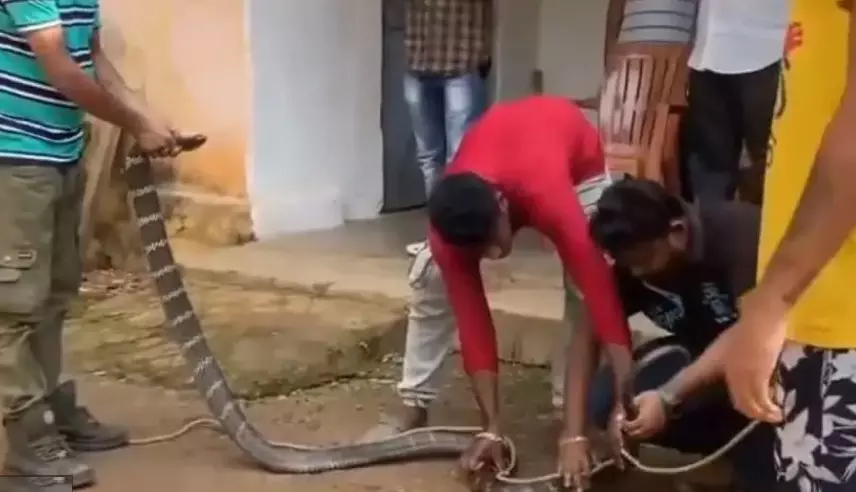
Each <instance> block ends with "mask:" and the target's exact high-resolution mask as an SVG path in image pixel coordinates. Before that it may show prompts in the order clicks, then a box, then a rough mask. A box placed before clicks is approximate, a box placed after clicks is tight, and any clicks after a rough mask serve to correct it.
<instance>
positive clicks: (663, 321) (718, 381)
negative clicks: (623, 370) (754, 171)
mask: <svg viewBox="0 0 856 492" xmlns="http://www.w3.org/2000/svg"><path fill="white" fill-rule="evenodd" d="M590 232H591V235H592V236H593V238H594V240H595V242H597V243H598V244H599V245H600V246H601V248H602V249H603V250H604V251H605V253H606V254H607V255H608V256H609V257H610V258H611V260H612V261H613V262H614V270H615V275H616V284H617V286H618V289H619V294H620V297H621V300H622V303H623V304H624V309H625V311H626V314H627V316H628V317H629V316H632V315H634V314H636V313H640V312H641V313H643V314H645V315H646V316H647V317H648V318H649V319H651V321H653V323H654V324H655V325H657V326H659V327H660V328H662V329H663V330H665V331H667V332H668V333H669V335H668V336H666V337H664V338H660V339H657V340H654V341H652V342H649V343H647V344H643V345H642V346H641V347H638V348H637V349H636V350H635V351H634V358H635V359H636V360H637V361H641V360H647V363H641V362H639V363H638V365H637V371H636V373H635V374H634V375H632V380H629V381H627V387H628V388H630V392H631V393H632V396H633V405H632V406H633V407H634V408H633V410H634V411H633V412H629V411H628V409H627V408H623V407H622V403H621V401H616V400H621V399H616V398H615V391H614V387H615V384H614V383H613V381H614V380H613V377H612V374H611V370H610V369H609V368H605V369H603V370H601V371H600V372H598V373H595V374H594V377H593V378H589V379H591V381H587V382H586V383H584V384H580V385H579V386H577V387H573V385H570V386H569V391H568V399H570V398H581V397H585V396H586V395H588V398H587V400H588V404H587V406H586V407H587V409H588V415H587V417H586V418H585V419H584V420H586V421H587V422H588V423H589V424H594V425H595V426H597V427H598V428H601V429H605V428H607V427H608V426H609V425H610V423H611V422H610V419H611V417H614V418H615V419H623V422H622V421H620V420H615V421H614V422H613V423H615V422H621V423H616V424H615V425H620V427H621V428H622V429H623V430H624V434H625V435H626V436H628V438H629V439H631V440H633V441H636V442H648V443H652V444H657V445H660V446H663V447H668V448H672V449H676V450H679V451H683V452H688V453H702V454H709V453H712V452H714V451H716V450H717V449H718V448H720V447H721V446H723V445H724V444H725V443H726V442H728V441H729V440H730V439H731V438H732V437H734V435H735V434H737V433H738V432H740V430H742V429H743V428H744V427H745V426H746V425H747V424H748V423H749V422H748V421H747V420H746V418H745V417H743V416H742V415H741V414H739V413H738V412H737V411H736V410H734V409H733V408H732V406H731V402H730V400H729V398H728V393H727V391H726V389H725V386H724V384H723V382H722V372H721V368H716V369H715V370H711V371H707V370H702V368H703V366H702V365H700V364H696V363H695V362H696V361H697V360H698V359H699V358H700V357H710V355H711V354H706V350H707V348H708V347H709V346H711V345H712V343H713V341H714V340H715V339H716V338H717V337H718V336H719V335H720V334H721V333H723V332H724V331H725V330H726V329H727V328H728V327H730V326H731V325H732V324H733V323H734V322H735V321H736V320H737V318H738V316H739V314H738V308H737V305H738V300H739V298H740V296H741V295H742V294H743V293H745V292H747V291H748V290H749V289H751V288H752V287H753V286H754V284H755V270H756V263H757V248H758V237H759V232H760V209H759V208H758V207H756V206H754V205H752V204H749V203H744V202H714V203H709V204H701V205H698V206H697V205H691V204H688V203H685V202H683V201H682V200H681V199H680V198H678V197H675V196H672V195H670V194H669V193H668V192H666V190H665V189H664V188H663V187H662V186H660V185H659V184H657V183H655V182H653V181H647V180H640V179H632V178H628V179H625V180H622V181H619V182H617V183H616V184H614V185H612V186H611V187H610V188H607V189H606V190H605V191H604V194H603V195H602V197H601V198H600V200H599V201H598V203H597V209H596V211H595V212H594V214H593V215H592V218H591V221H590ZM589 331H590V329H589V328H588V327H586V326H578V327H577V329H576V331H575V333H574V340H575V343H576V342H579V343H578V347H579V346H588V347H591V350H594V351H596V350H597V347H596V344H594V343H591V340H592V337H591V336H590V334H589V333H588V332H589ZM662 347H670V348H672V349H673V350H666V351H660V350H659V349H660V348H662ZM674 349H677V350H674ZM581 350H587V349H585V348H582V349H581ZM657 353H659V354H661V355H659V356H658V355H656V354H657ZM579 359H580V360H597V358H596V357H592V356H591V354H583V356H582V357H579ZM574 364H575V362H574V361H573V359H571V361H570V365H571V366H574ZM578 365H580V367H569V368H568V378H571V374H573V373H574V372H575V371H581V372H582V373H586V371H587V368H586V367H582V364H580V363H578ZM589 371H590V369H589ZM589 374H591V372H589ZM622 412H626V414H624V415H622ZM588 451H589V449H588V448H587V442H586V441H585V439H584V438H580V439H576V440H572V441H570V442H568V443H567V444H566V445H565V446H564V448H563V449H562V453H561V454H562V458H561V461H560V464H559V466H560V470H562V473H563V474H564V475H566V476H569V477H570V482H571V483H574V482H578V480H579V478H578V477H579V475H581V474H584V471H585V468H586V467H587V463H585V461H584V459H585V458H584V457H583V455H584V454H585V453H587V452H588ZM728 458H729V459H730V461H732V463H733V465H734V468H735V472H736V476H737V481H738V482H740V486H741V487H742V488H743V489H745V490H772V488H773V485H774V484H775V468H774V465H773V430H772V428H771V427H770V426H768V425H762V426H759V427H758V428H756V429H755V431H753V432H752V433H751V434H749V435H748V436H747V437H746V438H745V439H744V440H743V441H741V443H740V445H738V446H737V447H736V448H735V449H734V451H733V452H731V453H730V455H729V456H728ZM580 463H582V466H581V465H580Z"/></svg>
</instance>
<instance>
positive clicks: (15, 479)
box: [0, 0, 177, 492]
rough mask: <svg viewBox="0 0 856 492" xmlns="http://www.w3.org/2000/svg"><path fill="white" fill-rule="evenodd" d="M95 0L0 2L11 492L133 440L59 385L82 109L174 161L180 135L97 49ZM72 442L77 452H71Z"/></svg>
mask: <svg viewBox="0 0 856 492" xmlns="http://www.w3.org/2000/svg"><path fill="white" fill-rule="evenodd" d="M99 27H100V14H99V4H98V0H0V231H2V234H0V397H2V405H3V423H4V426H5V429H6V435H7V443H8V451H7V455H6V459H5V462H4V466H3V471H2V473H3V474H4V475H8V476H7V477H4V479H3V482H2V484H0V485H2V488H3V490H4V491H7V492H12V491H14V492H37V491H38V492H61V491H66V490H68V484H67V483H62V480H64V479H59V478H55V477H57V476H65V477H68V476H70V477H71V480H72V485H73V486H75V487H80V486H84V485H88V484H91V483H93V482H94V473H93V471H92V469H91V468H89V466H88V465H86V464H85V463H83V462H82V461H80V460H79V459H78V458H77V456H76V455H75V454H74V452H73V451H72V450H71V449H77V450H86V451H99V450H105V449H110V448H115V447H120V446H123V445H126V444H127V443H128V438H127V433H126V432H125V430H124V429H121V428H114V427H110V426H107V425H103V424H101V423H99V422H98V421H97V420H95V419H94V418H93V417H92V416H91V414H90V413H89V412H88V411H87V410H86V408H84V407H82V406H79V405H78V404H77V402H76V395H75V387H74V383H73V381H63V382H61V381H60V374H61V361H62V352H61V347H62V344H61V335H62V325H63V318H64V315H65V312H66V311H67V309H68V306H69V302H70V301H71V300H72V299H73V298H74V297H75V295H76V294H77V291H78V287H79V282H80V278H81V262H80V251H79V249H78V237H77V230H78V225H79V223H80V212H81V205H82V203H81V202H82V195H83V193H82V191H83V188H84V176H83V174H82V172H83V170H82V169H80V166H79V164H78V161H79V159H80V156H81V153H82V150H83V143H84V142H83V130H82V124H83V116H84V112H89V113H92V114H93V115H95V116H97V117H99V118H101V119H103V120H105V121H108V122H110V123H113V124H116V125H118V126H120V127H122V128H124V129H126V130H128V131H129V132H130V133H131V134H132V135H134V136H135V137H136V138H137V140H138V142H139V144H140V146H141V148H142V149H143V150H144V151H146V152H150V153H157V154H161V155H164V154H171V153H173V151H174V149H176V137H177V134H176V132H175V131H174V130H173V129H172V128H171V127H170V126H169V125H168V124H166V123H165V122H164V120H162V119H161V118H159V117H156V116H153V114H152V113H150V112H149V111H148V110H147V109H146V108H145V107H144V106H143V105H141V104H140V103H139V102H137V101H135V100H134V99H133V97H132V96H131V93H130V91H129V90H128V89H127V87H126V86H125V84H124V82H123V81H122V78H121V76H120V75H119V74H118V73H117V72H116V70H115V69H114V68H113V66H112V65H111V64H110V62H109V61H108V60H107V58H106V57H105V55H104V53H103V51H102V48H101V44H100V41H99ZM69 445H70V447H71V449H69Z"/></svg>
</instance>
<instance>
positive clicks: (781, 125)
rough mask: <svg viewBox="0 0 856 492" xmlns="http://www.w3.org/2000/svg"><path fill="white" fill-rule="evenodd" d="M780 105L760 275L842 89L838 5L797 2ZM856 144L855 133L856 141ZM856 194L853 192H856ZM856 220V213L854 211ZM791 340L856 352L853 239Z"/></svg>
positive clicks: (817, 287) (828, 0) (793, 327)
mask: <svg viewBox="0 0 856 492" xmlns="http://www.w3.org/2000/svg"><path fill="white" fill-rule="evenodd" d="M792 2H793V5H792V7H791V8H792V12H791V20H792V22H793V24H792V26H791V33H794V32H795V29H796V30H799V29H800V28H801V30H802V42H801V43H799V42H796V43H794V42H793V41H795V40H796V36H791V35H790V34H789V39H790V42H789V43H790V46H791V49H788V50H786V51H787V54H786V56H785V60H786V61H785V62H784V64H783V72H782V73H783V77H782V85H781V87H780V92H779V104H778V107H777V112H776V115H775V116H774V121H773V136H772V137H771V141H770V150H771V155H770V157H769V160H770V163H771V165H770V168H769V169H768V171H767V180H766V183H765V192H764V201H765V203H764V210H763V215H762V226H761V245H760V250H759V258H758V259H759V267H760V268H759V275H760V273H762V272H763V269H764V268H766V265H767V263H768V261H769V259H770V256H771V255H772V253H773V250H774V249H775V247H776V245H777V244H778V243H779V241H780V240H781V238H782V236H783V234H784V232H785V229H786V228H787V226H788V223H789V222H790V220H791V217H792V215H793V212H794V210H795V209H796V205H797V202H798V200H799V198H800V194H801V193H802V191H803V188H804V187H805V183H806V179H807V178H808V174H809V171H810V169H811V167H812V165H813V163H814V157H815V152H816V151H817V148H818V146H819V145H820V140H821V137H822V135H823V132H824V130H825V128H826V125H827V124H828V123H829V120H830V119H831V118H832V115H833V113H834V111H835V110H836V108H837V106H838V103H839V100H840V98H841V95H842V93H843V90H844V80H845V71H846V68H847V35H848V30H849V13H848V12H847V11H845V10H844V9H842V8H841V7H839V6H838V2H837V0H792ZM854 141H856V134H854ZM854 193H856V185H854ZM851 213H856V211H851ZM789 337H790V339H792V340H794V341H796V342H798V343H803V344H806V345H812V346H816V347H822V348H853V347H856V234H851V236H850V238H849V239H848V240H847V241H846V243H845V244H844V246H843V247H842V249H841V250H840V251H839V252H838V254H837V255H836V256H835V258H834V259H833V260H832V261H831V262H830V263H829V264H828V265H827V266H826V268H824V270H823V271H822V272H821V274H820V276H818V278H817V279H816V280H815V281H814V282H813V283H812V284H811V285H810V286H809V288H808V290H807V291H806V292H805V294H804V295H803V297H802V298H801V299H800V301H799V302H798V304H797V305H796V306H795V308H794V309H793V311H792V312H791V316H790V331H789Z"/></svg>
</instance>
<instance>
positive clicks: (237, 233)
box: [159, 184, 254, 246]
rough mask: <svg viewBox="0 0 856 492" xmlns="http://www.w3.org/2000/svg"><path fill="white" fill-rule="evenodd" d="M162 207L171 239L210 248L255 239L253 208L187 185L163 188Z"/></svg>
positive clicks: (238, 201)
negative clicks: (204, 245) (182, 239)
mask: <svg viewBox="0 0 856 492" xmlns="http://www.w3.org/2000/svg"><path fill="white" fill-rule="evenodd" d="M159 191H160V197H161V203H162V204H163V207H164V214H165V215H166V217H167V231H168V232H169V234H170V236H174V237H182V238H187V239H191V240H194V241H198V242H201V243H204V244H207V245H210V246H236V245H239V244H244V243H247V242H250V241H252V240H253V239H254V235H253V224H252V220H251V219H250V204H249V203H248V202H247V201H246V200H245V199H242V198H236V197H227V196H222V195H216V194H213V193H210V192H206V191H204V190H195V189H193V188H191V187H189V186H187V185H181V184H175V185H164V186H162V187H161V188H160V190H159Z"/></svg>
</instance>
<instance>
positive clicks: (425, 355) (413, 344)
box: [361, 246, 455, 442]
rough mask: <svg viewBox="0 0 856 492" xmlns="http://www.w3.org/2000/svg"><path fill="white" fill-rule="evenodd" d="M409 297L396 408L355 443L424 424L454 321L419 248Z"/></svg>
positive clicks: (425, 250)
mask: <svg viewBox="0 0 856 492" xmlns="http://www.w3.org/2000/svg"><path fill="white" fill-rule="evenodd" d="M408 280H409V282H410V286H411V288H412V295H411V300H410V306H409V313H408V317H407V337H406V339H405V344H404V361H403V365H402V368H401V381H400V382H399V384H398V394H399V396H400V397H401V401H402V407H403V408H400V409H399V410H398V411H397V412H396V414H395V415H384V416H382V418H381V422H380V424H378V425H377V426H375V427H374V428H373V429H371V430H369V431H368V432H367V433H366V434H365V435H364V436H363V437H362V438H361V441H363V442H368V441H374V440H377V439H382V438H384V437H387V436H390V435H393V434H397V433H400V432H403V431H406V430H409V429H414V428H417V427H422V426H424V425H425V424H426V423H427V421H428V407H429V405H430V404H431V402H433V401H434V400H435V399H436V398H437V396H438V395H439V393H440V388H441V385H442V377H443V363H444V362H445V360H446V357H447V356H448V355H449V354H450V353H451V352H452V349H453V348H454V344H455V325H454V317H453V315H452V311H451V307H450V306H449V301H448V299H447V297H446V287H445V285H444V284H443V279H442V277H441V276H440V271H439V269H438V268H437V265H436V264H435V263H434V260H433V258H432V257H431V251H430V249H428V247H427V246H424V247H423V248H422V249H421V250H420V251H419V252H418V253H417V254H416V256H415V257H414V259H413V264H412V265H411V267H410V274H409V278H408Z"/></svg>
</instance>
